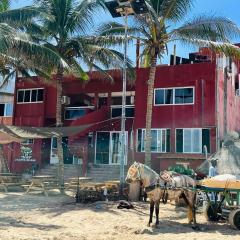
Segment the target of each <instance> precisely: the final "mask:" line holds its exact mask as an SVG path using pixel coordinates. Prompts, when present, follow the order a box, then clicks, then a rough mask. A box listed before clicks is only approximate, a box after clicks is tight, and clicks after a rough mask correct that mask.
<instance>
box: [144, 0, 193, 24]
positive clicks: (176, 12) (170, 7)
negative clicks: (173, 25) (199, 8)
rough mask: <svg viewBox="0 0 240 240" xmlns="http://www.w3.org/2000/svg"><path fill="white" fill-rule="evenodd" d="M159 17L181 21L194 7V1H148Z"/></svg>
mask: <svg viewBox="0 0 240 240" xmlns="http://www.w3.org/2000/svg"><path fill="white" fill-rule="evenodd" d="M147 2H148V3H149V4H150V5H151V6H152V8H153V9H154V11H155V12H156V14H157V15H158V16H161V17H162V18H163V19H166V20H171V21H180V20H182V19H183V17H185V15H186V13H187V12H188V11H189V10H190V9H191V7H192V6H193V0H147Z"/></svg>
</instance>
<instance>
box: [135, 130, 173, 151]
mask: <svg viewBox="0 0 240 240" xmlns="http://www.w3.org/2000/svg"><path fill="white" fill-rule="evenodd" d="M139 130H141V132H142V133H141V151H140V152H145V150H143V148H144V141H145V139H144V138H143V132H145V134H144V136H145V135H146V129H145V128H138V129H137V134H136V135H137V136H136V137H137V141H136V142H138V131H139ZM152 130H156V131H157V141H158V139H159V131H161V139H160V141H161V144H160V146H161V151H158V150H157V151H151V152H153V153H166V152H167V130H169V128H151V131H152ZM163 130H164V131H165V151H163V149H162V131H163ZM136 147H137V146H136ZM157 148H158V147H157ZM137 150H138V149H137Z"/></svg>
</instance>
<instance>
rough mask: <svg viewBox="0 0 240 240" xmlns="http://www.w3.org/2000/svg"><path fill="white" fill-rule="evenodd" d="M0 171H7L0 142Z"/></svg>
mask: <svg viewBox="0 0 240 240" xmlns="http://www.w3.org/2000/svg"><path fill="white" fill-rule="evenodd" d="M0 172H1V173H8V172H9V168H8V164H7V161H6V159H5V157H4V154H3V145H2V144H0Z"/></svg>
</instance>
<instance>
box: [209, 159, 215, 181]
mask: <svg viewBox="0 0 240 240" xmlns="http://www.w3.org/2000/svg"><path fill="white" fill-rule="evenodd" d="M216 166H217V161H216V160H212V161H211V162H210V166H209V171H208V177H210V178H211V177H215V176H216V175H217V169H216Z"/></svg>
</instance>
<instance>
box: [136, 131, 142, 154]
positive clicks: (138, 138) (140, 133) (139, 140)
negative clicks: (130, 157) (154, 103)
mask: <svg viewBox="0 0 240 240" xmlns="http://www.w3.org/2000/svg"><path fill="white" fill-rule="evenodd" d="M141 139H142V129H138V134H137V151H138V152H141V147H142V145H141Z"/></svg>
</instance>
